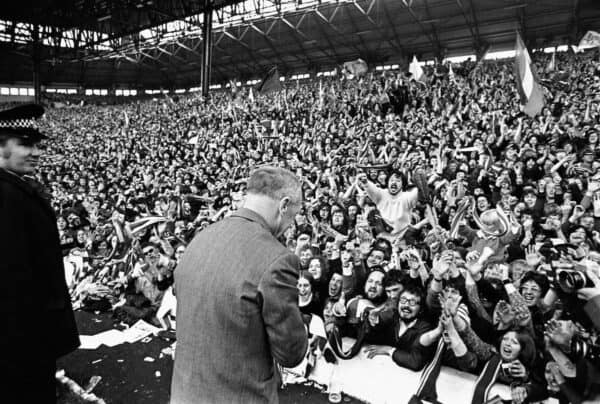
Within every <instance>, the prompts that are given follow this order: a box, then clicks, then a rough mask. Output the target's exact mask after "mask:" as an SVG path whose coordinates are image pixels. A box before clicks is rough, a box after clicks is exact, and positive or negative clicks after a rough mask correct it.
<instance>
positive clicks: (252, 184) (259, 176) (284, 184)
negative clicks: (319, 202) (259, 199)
mask: <svg viewBox="0 0 600 404" xmlns="http://www.w3.org/2000/svg"><path fill="white" fill-rule="evenodd" d="M247 191H248V194H255V195H264V196H268V197H269V198H271V199H274V200H280V199H282V198H284V197H286V196H287V197H289V198H290V199H291V202H293V203H299V202H301V201H302V188H301V185H300V181H299V180H298V179H297V178H296V176H295V175H294V174H293V173H292V172H291V171H288V170H286V169H283V168H278V167H261V168H258V169H257V170H255V171H254V172H252V174H251V175H250V179H249V180H248V190H247Z"/></svg>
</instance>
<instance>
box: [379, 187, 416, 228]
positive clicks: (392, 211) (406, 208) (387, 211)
mask: <svg viewBox="0 0 600 404" xmlns="http://www.w3.org/2000/svg"><path fill="white" fill-rule="evenodd" d="M417 197H418V190H417V189H416V188H414V189H411V190H410V191H407V192H399V193H398V194H396V195H391V194H390V193H389V192H388V191H383V192H381V193H380V194H379V203H378V204H377V209H378V210H379V213H380V214H381V218H382V219H383V220H384V221H385V222H386V223H387V224H388V225H389V226H390V227H391V228H392V234H398V233H401V232H403V231H404V230H406V228H407V227H408V226H409V225H410V218H411V216H410V215H411V213H412V210H413V208H414V207H415V204H416V202H417Z"/></svg>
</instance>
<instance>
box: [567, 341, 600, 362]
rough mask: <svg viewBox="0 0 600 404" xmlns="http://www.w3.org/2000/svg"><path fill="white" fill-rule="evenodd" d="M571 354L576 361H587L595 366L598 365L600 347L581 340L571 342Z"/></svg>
mask: <svg viewBox="0 0 600 404" xmlns="http://www.w3.org/2000/svg"><path fill="white" fill-rule="evenodd" d="M571 354H572V355H573V356H574V357H575V358H577V359H584V358H585V359H587V360H589V361H590V362H592V363H593V364H595V365H596V366H598V365H600V345H598V344H593V343H591V342H590V341H586V340H583V339H581V338H573V341H571Z"/></svg>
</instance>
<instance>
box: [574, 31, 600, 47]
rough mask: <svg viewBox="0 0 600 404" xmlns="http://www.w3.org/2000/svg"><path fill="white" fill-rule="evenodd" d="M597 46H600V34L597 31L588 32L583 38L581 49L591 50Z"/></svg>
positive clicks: (580, 43) (580, 44)
mask: <svg viewBox="0 0 600 404" xmlns="http://www.w3.org/2000/svg"><path fill="white" fill-rule="evenodd" d="M595 46H600V34H599V33H597V32H596V31H588V32H587V33H586V34H585V35H584V36H583V38H581V41H580V42H579V47H580V48H581V47H585V48H591V47H595Z"/></svg>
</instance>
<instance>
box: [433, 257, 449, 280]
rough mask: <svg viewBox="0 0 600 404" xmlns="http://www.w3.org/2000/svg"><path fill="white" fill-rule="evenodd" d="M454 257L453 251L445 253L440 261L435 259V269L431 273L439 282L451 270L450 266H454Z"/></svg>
mask: <svg viewBox="0 0 600 404" xmlns="http://www.w3.org/2000/svg"><path fill="white" fill-rule="evenodd" d="M453 259H454V256H453V255H452V251H449V254H448V252H447V251H445V252H443V253H442V255H441V257H439V258H438V259H434V261H433V268H431V273H432V274H433V277H434V278H435V279H437V280H441V279H442V278H443V277H444V275H445V274H446V273H447V272H448V271H449V270H450V265H452V260H453Z"/></svg>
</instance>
